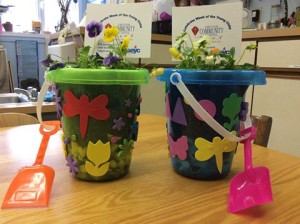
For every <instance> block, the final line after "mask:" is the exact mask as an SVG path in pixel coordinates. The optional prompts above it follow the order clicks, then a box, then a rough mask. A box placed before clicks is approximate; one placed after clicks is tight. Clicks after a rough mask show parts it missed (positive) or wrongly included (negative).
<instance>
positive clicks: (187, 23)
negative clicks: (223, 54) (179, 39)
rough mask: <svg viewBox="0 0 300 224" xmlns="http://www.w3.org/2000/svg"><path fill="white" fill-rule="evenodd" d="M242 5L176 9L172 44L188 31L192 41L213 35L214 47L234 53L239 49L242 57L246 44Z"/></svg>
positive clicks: (173, 17) (174, 10)
mask: <svg viewBox="0 0 300 224" xmlns="http://www.w3.org/2000/svg"><path fill="white" fill-rule="evenodd" d="M242 11H243V6H242V2H235V3H227V4H218V5H208V6H193V7H174V8H173V10H172V41H173V43H175V38H176V36H177V35H179V34H181V33H182V32H187V33H188V34H189V35H190V37H191V38H192V41H195V40H197V39H199V38H200V37H202V36H205V35H207V36H210V38H211V39H212V44H211V46H210V47H211V48H219V49H220V50H223V49H224V50H230V49H231V48H232V47H235V58H236V59H237V58H239V55H240V51H241V45H242Z"/></svg>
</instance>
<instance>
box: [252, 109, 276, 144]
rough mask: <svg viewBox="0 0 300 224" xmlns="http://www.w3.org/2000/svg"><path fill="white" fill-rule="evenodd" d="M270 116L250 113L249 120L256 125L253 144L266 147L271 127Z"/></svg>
mask: <svg viewBox="0 0 300 224" xmlns="http://www.w3.org/2000/svg"><path fill="white" fill-rule="evenodd" d="M272 121H273V119H272V117H269V116H266V115H262V116H254V115H251V122H252V124H253V125H254V126H255V127H256V139H255V140H254V142H253V143H254V144H256V145H260V146H264V147H267V145H268V142H269V137H270V133H271V128H272Z"/></svg>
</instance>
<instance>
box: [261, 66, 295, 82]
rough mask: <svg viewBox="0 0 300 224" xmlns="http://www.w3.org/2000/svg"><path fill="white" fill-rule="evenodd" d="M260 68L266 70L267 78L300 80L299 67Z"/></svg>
mask: <svg viewBox="0 0 300 224" xmlns="http://www.w3.org/2000/svg"><path fill="white" fill-rule="evenodd" d="M260 69H261V70H263V71H265V72H266V74H267V77H268V78H280V79H298V80H300V68H285V67H260Z"/></svg>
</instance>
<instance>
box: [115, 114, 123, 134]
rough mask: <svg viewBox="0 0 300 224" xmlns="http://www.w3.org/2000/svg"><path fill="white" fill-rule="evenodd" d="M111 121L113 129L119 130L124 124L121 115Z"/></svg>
mask: <svg viewBox="0 0 300 224" xmlns="http://www.w3.org/2000/svg"><path fill="white" fill-rule="evenodd" d="M113 121H114V125H113V129H117V130H118V131H120V130H121V129H122V127H123V126H124V125H125V123H124V122H123V118H122V117H120V118H119V119H114V120H113Z"/></svg>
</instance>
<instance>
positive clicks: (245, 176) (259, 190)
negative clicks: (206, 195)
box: [228, 127, 273, 213]
mask: <svg viewBox="0 0 300 224" xmlns="http://www.w3.org/2000/svg"><path fill="white" fill-rule="evenodd" d="M249 133H250V136H249V137H248V138H247V139H245V140H243V141H242V143H243V144H244V157H245V161H244V163H245V171H244V172H242V173H240V174H237V175H235V176H234V177H233V179H232V180H231V181H230V192H229V206H228V210H229V212H231V213H235V212H238V211H241V210H244V209H246V208H250V207H253V206H257V205H261V204H265V203H268V202H271V201H272V200H273V196H272V189H271V183H270V174H269V170H268V168H266V167H256V168H253V167H252V147H251V141H252V140H253V139H255V137H256V129H255V127H250V128H247V129H244V130H243V131H241V135H242V136H243V135H245V134H249Z"/></svg>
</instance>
